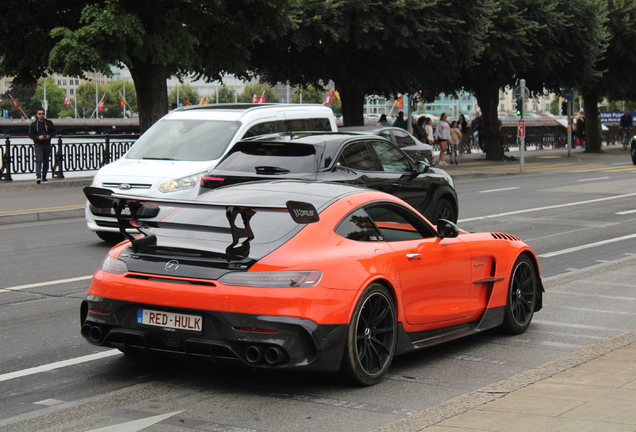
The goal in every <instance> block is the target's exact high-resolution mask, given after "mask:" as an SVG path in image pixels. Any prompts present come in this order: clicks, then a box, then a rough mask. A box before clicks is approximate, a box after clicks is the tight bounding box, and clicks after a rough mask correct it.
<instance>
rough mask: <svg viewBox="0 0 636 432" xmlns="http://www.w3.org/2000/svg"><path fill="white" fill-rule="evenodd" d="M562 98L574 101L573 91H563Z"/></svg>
mask: <svg viewBox="0 0 636 432" xmlns="http://www.w3.org/2000/svg"><path fill="white" fill-rule="evenodd" d="M563 97H564V98H565V99H566V100H572V99H574V91H572V90H570V89H568V90H564V91H563Z"/></svg>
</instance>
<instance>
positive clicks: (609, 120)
mask: <svg viewBox="0 0 636 432" xmlns="http://www.w3.org/2000/svg"><path fill="white" fill-rule="evenodd" d="M624 113H625V112H624V111H602V112H600V113H599V115H600V116H601V123H604V124H619V123H620V122H621V117H622V116H623V114H624ZM629 113H630V114H631V115H632V117H633V118H634V119H636V111H630V112H629Z"/></svg>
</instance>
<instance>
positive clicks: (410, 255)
mask: <svg viewBox="0 0 636 432" xmlns="http://www.w3.org/2000/svg"><path fill="white" fill-rule="evenodd" d="M406 259H408V260H409V261H413V260H419V259H422V254H418V253H408V254H406Z"/></svg>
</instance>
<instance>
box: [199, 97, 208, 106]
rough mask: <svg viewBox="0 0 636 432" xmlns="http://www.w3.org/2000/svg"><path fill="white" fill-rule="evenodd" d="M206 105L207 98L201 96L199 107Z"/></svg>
mask: <svg viewBox="0 0 636 432" xmlns="http://www.w3.org/2000/svg"><path fill="white" fill-rule="evenodd" d="M206 103H208V97H207V96H203V98H202V99H201V102H199V105H205V104H206Z"/></svg>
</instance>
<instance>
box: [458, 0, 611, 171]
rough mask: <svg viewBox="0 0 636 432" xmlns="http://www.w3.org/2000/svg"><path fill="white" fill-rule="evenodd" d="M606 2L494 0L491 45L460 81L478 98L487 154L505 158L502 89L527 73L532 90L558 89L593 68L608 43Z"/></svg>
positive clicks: (528, 85) (491, 18) (571, 84)
mask: <svg viewBox="0 0 636 432" xmlns="http://www.w3.org/2000/svg"><path fill="white" fill-rule="evenodd" d="M602 1H603V0H562V1H558V0H494V1H493V3H492V4H493V8H492V14H491V16H490V25H489V26H488V32H487V35H486V38H485V41H484V42H485V44H486V46H487V47H488V48H487V49H485V50H484V51H482V52H481V54H480V56H479V57H478V60H477V62H476V63H475V64H473V65H469V67H468V68H465V69H464V72H463V74H462V79H461V80H460V81H458V82H457V85H458V86H459V85H463V86H464V88H465V89H466V90H469V91H471V92H473V94H475V96H476V97H477V101H478V103H479V107H480V109H481V114H482V129H481V132H482V138H483V140H484V142H485V143H486V146H487V158H488V159H490V160H502V159H504V158H505V155H504V151H503V146H502V140H501V136H500V133H501V132H500V131H499V128H498V120H497V106H498V97H499V91H500V89H502V88H505V87H506V86H511V87H512V86H516V85H518V80H519V78H524V79H526V81H527V82H526V85H527V87H528V88H529V89H530V90H531V91H533V92H536V93H541V92H543V91H544V89H549V90H556V91H559V89H560V88H568V87H569V88H572V87H575V86H576V84H577V82H580V79H581V77H582V76H585V75H586V74H593V73H594V71H593V67H594V66H593V65H594V62H595V61H596V58H597V56H598V55H600V53H601V50H602V47H603V44H604V41H603V19H604V18H603V17H604V15H603V9H602ZM579 29H586V30H585V32H581V31H579ZM573 71H576V73H573ZM559 92H560V91H559Z"/></svg>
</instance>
